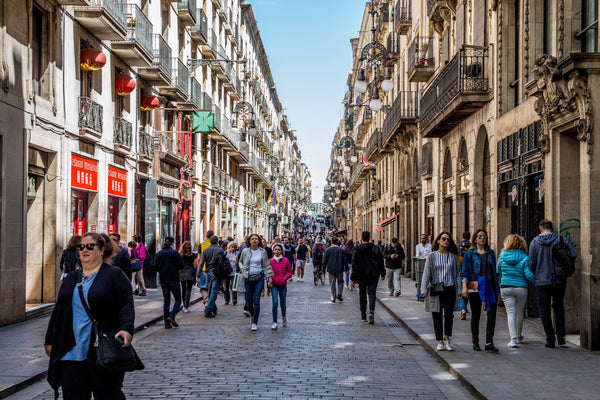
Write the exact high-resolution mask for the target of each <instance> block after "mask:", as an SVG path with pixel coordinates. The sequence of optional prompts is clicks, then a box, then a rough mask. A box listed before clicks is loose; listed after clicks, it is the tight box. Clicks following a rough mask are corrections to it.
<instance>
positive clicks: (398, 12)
mask: <svg viewBox="0 0 600 400" xmlns="http://www.w3.org/2000/svg"><path fill="white" fill-rule="evenodd" d="M411 13H412V0H396V7H395V9H394V30H395V31H396V33H397V34H398V35H406V34H407V33H408V31H410V27H411V26H412V15H411Z"/></svg>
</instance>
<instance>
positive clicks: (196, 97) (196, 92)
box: [188, 76, 202, 108]
mask: <svg viewBox="0 0 600 400" xmlns="http://www.w3.org/2000/svg"><path fill="white" fill-rule="evenodd" d="M201 98H202V88H201V87H200V83H199V82H198V80H197V79H196V78H194V77H193V76H190V91H189V94H188V103H190V104H192V105H193V106H195V107H196V108H201V107H200V103H201Z"/></svg>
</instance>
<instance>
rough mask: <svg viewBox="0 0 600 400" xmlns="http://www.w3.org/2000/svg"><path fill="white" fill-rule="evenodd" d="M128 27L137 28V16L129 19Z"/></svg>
mask: <svg viewBox="0 0 600 400" xmlns="http://www.w3.org/2000/svg"><path fill="white" fill-rule="evenodd" d="M127 27H128V28H135V18H133V17H132V18H128V19H127Z"/></svg>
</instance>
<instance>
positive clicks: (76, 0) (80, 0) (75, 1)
mask: <svg viewBox="0 0 600 400" xmlns="http://www.w3.org/2000/svg"><path fill="white" fill-rule="evenodd" d="M56 1H57V2H58V4H62V5H63V6H87V5H88V3H89V1H88V0H56Z"/></svg>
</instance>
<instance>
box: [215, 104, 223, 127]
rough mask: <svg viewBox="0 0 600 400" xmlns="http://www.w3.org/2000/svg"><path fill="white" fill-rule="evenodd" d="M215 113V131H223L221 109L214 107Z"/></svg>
mask: <svg viewBox="0 0 600 400" xmlns="http://www.w3.org/2000/svg"><path fill="white" fill-rule="evenodd" d="M213 113H214V114H215V129H216V130H218V131H219V132H220V131H221V128H222V126H221V109H220V108H219V106H217V105H216V104H214V105H213Z"/></svg>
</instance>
